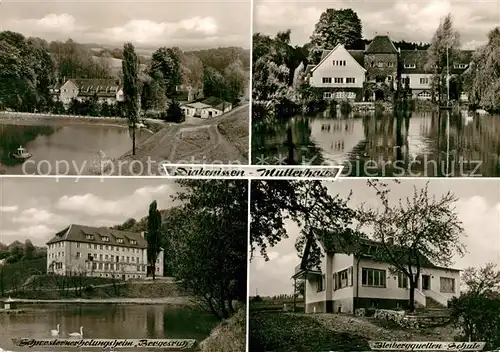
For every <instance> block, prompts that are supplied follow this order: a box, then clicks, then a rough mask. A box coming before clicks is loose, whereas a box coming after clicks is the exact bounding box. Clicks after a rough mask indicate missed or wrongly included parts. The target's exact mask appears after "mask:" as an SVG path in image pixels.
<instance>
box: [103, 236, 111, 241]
mask: <svg viewBox="0 0 500 352" xmlns="http://www.w3.org/2000/svg"><path fill="white" fill-rule="evenodd" d="M101 239H102V241H103V242H109V237H108V236H102V237H101Z"/></svg>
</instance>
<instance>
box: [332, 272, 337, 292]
mask: <svg viewBox="0 0 500 352" xmlns="http://www.w3.org/2000/svg"><path fill="white" fill-rule="evenodd" d="M332 279H333V290H334V291H337V273H333V275H332Z"/></svg>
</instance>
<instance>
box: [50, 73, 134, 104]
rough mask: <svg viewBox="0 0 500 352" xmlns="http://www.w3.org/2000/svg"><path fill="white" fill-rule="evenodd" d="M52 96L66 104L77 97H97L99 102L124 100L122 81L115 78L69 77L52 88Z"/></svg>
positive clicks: (78, 98) (81, 98)
mask: <svg viewBox="0 0 500 352" xmlns="http://www.w3.org/2000/svg"><path fill="white" fill-rule="evenodd" d="M51 93H52V97H53V99H54V100H55V101H60V102H62V103H63V104H64V105H68V104H69V103H71V100H73V99H77V100H78V101H80V102H82V101H85V100H89V99H92V98H93V97H97V100H98V102H99V103H104V102H106V103H108V104H110V105H111V104H116V103H117V102H123V101H124V100H125V97H124V95H123V87H122V86H121V84H120V81H118V80H115V79H87V78H79V79H68V80H67V81H66V82H64V83H63V84H62V85H60V86H59V85H55V86H54V87H52V88H51Z"/></svg>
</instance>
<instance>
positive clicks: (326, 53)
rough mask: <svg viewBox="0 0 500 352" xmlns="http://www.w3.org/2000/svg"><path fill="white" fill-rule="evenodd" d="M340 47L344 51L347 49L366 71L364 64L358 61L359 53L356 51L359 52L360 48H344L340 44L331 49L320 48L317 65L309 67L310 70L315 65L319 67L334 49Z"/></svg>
mask: <svg viewBox="0 0 500 352" xmlns="http://www.w3.org/2000/svg"><path fill="white" fill-rule="evenodd" d="M339 48H342V49H344V50H345V51H347V52H348V53H349V54H350V55H351V57H352V58H353V59H354V60H355V61H356V62H357V63H358V64H359V66H360V67H361V68H362V69H363V70H365V71H366V69H365V67H364V65H363V64H362V63H361V62H360V61H359V60H360V58H361V54H359V53H358V52H361V50H346V49H345V47H344V46H343V45H342V44H338V45H337V46H336V47H335V48H333V49H332V50H322V52H321V60H320V62H319V63H318V64H317V65H314V67H313V68H312V69H311V71H314V70H315V69H316V68H317V67H319V66H320V65H321V64H322V63H323V62H324V61H325V60H326V58H327V57H328V56H329V55H330V54H332V53H333V52H334V51H335V50H337V49H339ZM363 62H364V54H363Z"/></svg>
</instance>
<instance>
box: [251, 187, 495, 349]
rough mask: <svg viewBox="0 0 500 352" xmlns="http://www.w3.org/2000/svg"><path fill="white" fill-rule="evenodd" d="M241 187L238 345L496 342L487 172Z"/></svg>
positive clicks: (491, 190) (491, 194)
mask: <svg viewBox="0 0 500 352" xmlns="http://www.w3.org/2000/svg"><path fill="white" fill-rule="evenodd" d="M251 197H252V199H251V230H250V238H251V252H250V276H249V287H250V289H249V312H250V313H249V327H248V329H249V337H248V341H249V342H248V346H249V352H253V351H259V352H260V351H269V352H270V351H276V352H278V351H369V350H372V347H373V346H372V345H370V343H371V342H373V341H389V342H391V341H392V342H397V341H400V342H402V343H403V342H404V343H406V344H407V345H405V347H401V348H400V349H398V348H394V347H393V348H387V349H384V348H377V350H401V351H409V350H413V349H411V348H410V347H409V345H408V343H411V342H415V343H416V342H418V343H419V344H420V347H418V346H413V347H414V348H415V349H414V350H422V351H423V350H425V351H431V350H433V351H438V350H448V351H450V350H456V351H459V350H460V351H462V350H464V351H465V350H467V351H480V350H484V351H497V350H498V349H499V348H500V339H499V337H500V319H499V317H500V237H499V233H500V221H499V219H500V181H499V180H494V179H481V180H463V179H451V180H442V179H428V180H424V179H402V180H393V179H384V180H382V179H369V180H362V179H355V178H351V179H349V180H345V179H343V180H337V181H335V182H325V181H323V182H321V181H252V185H251ZM453 343H455V345H454V346H455V347H454V348H450V346H451V344H453ZM423 344H427V345H425V346H424V345H423ZM441 344H447V345H448V349H447V348H443V346H442V345H441ZM459 344H460V346H462V347H461V349H460V348H459V347H457V346H458V345H459ZM438 345H439V347H432V346H438ZM481 345H482V347H478V346H481ZM430 346H431V347H430ZM375 349H376V348H373V350H375Z"/></svg>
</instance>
